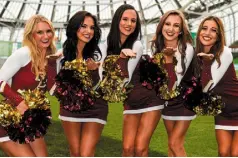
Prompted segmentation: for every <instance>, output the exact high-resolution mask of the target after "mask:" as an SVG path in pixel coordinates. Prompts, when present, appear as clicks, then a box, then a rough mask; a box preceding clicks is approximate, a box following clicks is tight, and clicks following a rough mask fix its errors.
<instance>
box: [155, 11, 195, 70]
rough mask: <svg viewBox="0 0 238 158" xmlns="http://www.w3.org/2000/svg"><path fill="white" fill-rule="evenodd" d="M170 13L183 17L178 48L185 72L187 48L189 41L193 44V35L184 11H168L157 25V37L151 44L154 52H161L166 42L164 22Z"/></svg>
mask: <svg viewBox="0 0 238 158" xmlns="http://www.w3.org/2000/svg"><path fill="white" fill-rule="evenodd" d="M170 15H178V16H179V17H180V18H181V21H182V23H181V25H182V27H181V30H180V31H181V33H180V35H179V36H178V50H179V52H180V54H181V59H182V61H181V66H182V69H183V72H182V73H184V72H185V70H186V66H185V55H186V52H185V51H186V48H187V43H190V44H192V37H191V35H190V33H189V31H188V27H187V25H186V23H185V17H184V15H183V13H182V12H180V11H179V10H170V11H168V12H166V13H165V14H164V15H163V16H162V17H161V19H160V22H159V24H158V26H157V29H156V34H155V38H154V39H153V40H152V44H151V49H152V51H153V53H160V52H161V51H162V50H163V49H164V47H165V43H164V36H163V34H162V28H163V26H164V23H165V21H166V19H167V18H168V17H169V16H170Z"/></svg>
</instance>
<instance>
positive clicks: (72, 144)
mask: <svg viewBox="0 0 238 158" xmlns="http://www.w3.org/2000/svg"><path fill="white" fill-rule="evenodd" d="M81 125H82V123H79V122H68V121H62V126H63V128H64V133H65V136H66V138H67V141H68V143H69V151H70V156H71V157H79V156H80V135H81Z"/></svg>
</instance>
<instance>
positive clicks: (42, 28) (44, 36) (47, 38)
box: [33, 22, 53, 49]
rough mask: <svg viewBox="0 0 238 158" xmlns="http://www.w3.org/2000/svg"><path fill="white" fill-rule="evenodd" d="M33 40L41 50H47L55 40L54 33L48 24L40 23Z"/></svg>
mask: <svg viewBox="0 0 238 158" xmlns="http://www.w3.org/2000/svg"><path fill="white" fill-rule="evenodd" d="M33 38H34V39H35V41H36V44H37V46H38V47H39V48H40V49H47V48H48V47H49V46H50V44H51V43H52V40H53V31H52V29H51V28H50V26H49V24H48V23H46V22H39V23H37V24H36V26H35V31H33Z"/></svg>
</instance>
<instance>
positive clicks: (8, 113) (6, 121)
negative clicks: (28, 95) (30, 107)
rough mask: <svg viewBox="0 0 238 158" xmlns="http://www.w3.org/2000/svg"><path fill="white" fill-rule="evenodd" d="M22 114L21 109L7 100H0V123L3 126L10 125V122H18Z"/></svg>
mask: <svg viewBox="0 0 238 158" xmlns="http://www.w3.org/2000/svg"><path fill="white" fill-rule="evenodd" d="M21 118H22V116H21V114H20V113H19V111H18V110H17V109H16V108H15V107H13V106H12V105H11V104H9V103H6V102H5V101H1V102H0V125H1V126H3V127H6V126H9V125H10V124H12V123H14V124H18V123H19V122H20V120H21Z"/></svg>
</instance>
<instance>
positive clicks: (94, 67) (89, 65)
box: [86, 58, 100, 70]
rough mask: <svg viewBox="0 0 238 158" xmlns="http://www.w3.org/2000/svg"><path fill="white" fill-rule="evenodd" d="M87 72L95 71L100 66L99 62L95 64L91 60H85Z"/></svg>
mask: <svg viewBox="0 0 238 158" xmlns="http://www.w3.org/2000/svg"><path fill="white" fill-rule="evenodd" d="M86 63H87V68H88V70H96V69H98V67H99V66H100V62H95V61H94V60H93V59H92V58H88V59H87V60H86Z"/></svg>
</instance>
